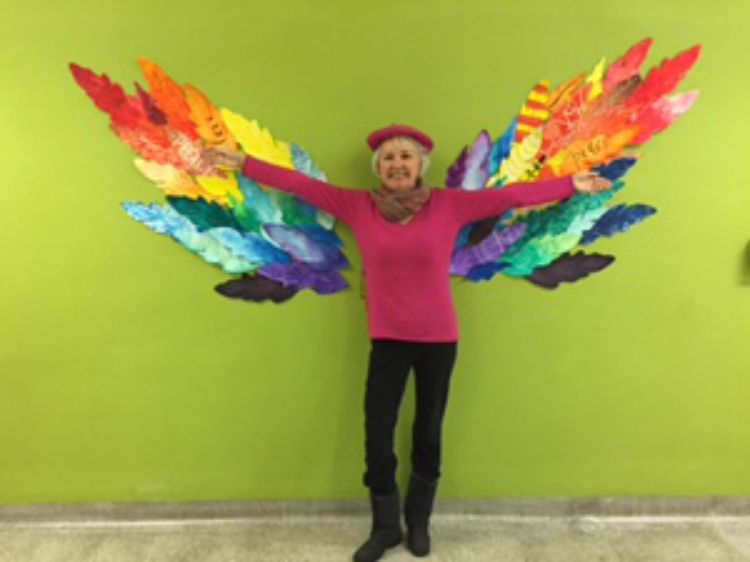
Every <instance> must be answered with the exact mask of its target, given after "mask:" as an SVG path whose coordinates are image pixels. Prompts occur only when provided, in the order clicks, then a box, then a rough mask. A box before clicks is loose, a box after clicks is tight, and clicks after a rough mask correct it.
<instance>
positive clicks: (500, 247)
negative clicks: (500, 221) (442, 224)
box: [451, 224, 526, 275]
mask: <svg viewBox="0 0 750 562" xmlns="http://www.w3.org/2000/svg"><path fill="white" fill-rule="evenodd" d="M525 231H526V225H525V224H517V225H515V226H509V227H506V228H503V229H501V230H494V231H493V232H492V233H490V235H489V236H487V237H486V238H485V239H484V240H482V241H481V242H480V243H479V244H476V245H466V246H463V247H461V248H459V249H458V250H456V251H455V253H454V254H453V259H452V260H451V273H452V274H453V275H468V274H469V272H470V271H471V270H472V269H473V268H474V267H476V266H478V265H484V264H488V263H495V262H497V261H498V260H499V259H500V258H501V257H502V255H503V254H504V253H505V252H506V250H507V249H508V248H509V247H510V246H511V245H513V244H514V243H515V242H516V241H517V240H518V239H519V238H521V236H523V234H524V232H525Z"/></svg>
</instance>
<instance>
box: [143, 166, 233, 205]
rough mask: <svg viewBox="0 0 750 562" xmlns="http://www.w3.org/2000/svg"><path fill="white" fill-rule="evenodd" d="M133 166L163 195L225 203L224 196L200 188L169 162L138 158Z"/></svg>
mask: <svg viewBox="0 0 750 562" xmlns="http://www.w3.org/2000/svg"><path fill="white" fill-rule="evenodd" d="M135 167H136V168H138V170H139V171H140V172H141V173H142V174H143V175H144V176H146V177H147V178H148V179H149V180H151V181H152V182H154V183H155V184H156V185H157V186H158V187H159V188H160V189H162V190H163V191H164V194H165V195H179V196H181V197H187V198H188V199H199V198H200V199H205V200H206V201H208V202H210V203H220V204H226V203H227V202H228V200H227V199H226V198H225V197H217V196H215V195H213V194H212V193H209V192H207V191H205V190H204V189H202V188H201V186H200V185H198V184H197V183H196V182H195V180H193V178H192V176H191V175H190V174H188V173H187V172H186V171H185V170H178V169H177V168H175V167H174V166H171V165H169V164H157V163H156V162H149V161H147V160H142V159H140V158H136V159H135Z"/></svg>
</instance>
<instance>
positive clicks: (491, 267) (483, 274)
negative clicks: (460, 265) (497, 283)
mask: <svg viewBox="0 0 750 562" xmlns="http://www.w3.org/2000/svg"><path fill="white" fill-rule="evenodd" d="M504 267H505V264H503V263H483V264H482V265H475V266H474V267H472V268H471V270H470V271H469V273H468V274H467V275H466V278H467V279H468V280H469V281H489V280H490V279H492V278H493V277H494V276H495V274H496V273H497V272H498V271H500V270H501V269H503V268H504Z"/></svg>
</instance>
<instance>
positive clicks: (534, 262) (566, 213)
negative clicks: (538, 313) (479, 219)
mask: <svg viewBox="0 0 750 562" xmlns="http://www.w3.org/2000/svg"><path fill="white" fill-rule="evenodd" d="M624 185H625V184H624V182H622V181H618V182H615V183H614V185H613V186H612V189H609V190H607V191H602V192H599V193H593V194H588V193H578V194H576V195H574V196H573V197H571V198H570V199H569V200H567V201H565V202H563V203H560V204H558V205H554V206H552V207H549V208H547V209H542V210H541V211H532V212H530V213H529V214H527V215H526V216H524V217H521V218H520V219H519V220H518V221H516V223H526V232H525V234H524V235H523V236H522V237H521V238H520V239H519V240H518V241H517V242H516V243H515V244H513V246H511V247H510V248H509V249H508V252H507V253H506V254H505V255H504V256H503V257H502V260H501V262H502V263H503V264H505V265H506V267H505V268H504V269H503V270H502V272H503V273H504V274H506V275H510V276H512V277H524V276H526V275H530V274H531V273H532V272H533V271H534V270H535V269H537V268H539V267H543V266H546V265H549V264H550V263H552V262H553V261H554V260H555V259H557V258H558V257H559V256H561V255H562V254H564V253H565V252H567V251H569V250H570V249H571V248H573V247H574V246H575V245H576V244H578V242H579V241H580V239H581V236H582V235H583V233H584V232H585V231H586V230H588V229H590V228H591V227H592V226H593V225H594V223H595V222H596V221H597V220H598V219H599V217H601V216H602V215H603V214H604V213H605V212H606V210H607V209H606V205H607V203H608V202H609V201H610V200H611V199H612V197H614V195H615V194H616V193H617V192H618V191H619V190H620V189H622V188H623V186H624Z"/></svg>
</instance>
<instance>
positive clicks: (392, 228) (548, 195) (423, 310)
mask: <svg viewBox="0 0 750 562" xmlns="http://www.w3.org/2000/svg"><path fill="white" fill-rule="evenodd" d="M367 142H368V145H369V146H370V148H371V149H372V150H373V153H374V154H373V169H374V171H375V173H376V175H377V176H378V177H379V178H380V181H381V183H382V186H381V187H380V188H379V189H378V190H376V191H374V192H372V193H369V192H366V191H360V190H348V189H342V188H339V187H335V186H333V185H331V184H328V183H325V182H322V181H319V180H315V179H312V178H309V177H307V176H305V175H303V174H301V173H298V172H295V171H292V170H287V169H283V168H280V167H277V166H274V165H271V164H267V163H265V162H261V161H259V160H256V159H254V158H249V157H248V158H245V157H244V156H243V155H242V154H240V153H235V152H228V151H218V150H214V151H210V154H209V157H210V158H213V161H214V162H216V163H218V164H220V165H226V166H228V167H234V168H241V169H242V172H243V174H245V175H246V176H248V177H249V178H251V179H253V180H256V181H258V182H260V183H262V184H265V185H269V186H272V187H275V188H277V189H281V190H284V191H288V192H291V193H294V194H295V195H297V196H298V197H300V198H302V199H304V200H306V201H307V202H309V203H311V204H312V205H314V206H316V207H318V208H320V209H323V210H325V211H327V212H329V213H331V214H332V215H334V216H335V217H336V218H337V219H340V220H342V221H344V222H345V223H347V224H348V225H349V226H350V227H351V228H352V231H353V233H354V236H355V238H356V239H357V243H358V245H359V247H360V251H361V253H362V260H363V265H364V270H365V273H366V302H367V312H368V324H369V335H370V339H371V341H372V348H371V351H370V357H369V366H368V376H367V387H366V395H365V435H366V437H365V441H366V442H365V449H366V466H367V469H366V472H365V474H364V483H365V485H366V486H367V487H368V488H369V490H370V504H371V508H372V530H371V533H370V537H369V538H368V539H367V541H366V542H365V543H364V544H363V545H362V546H361V547H360V548H359V549H358V550H357V551H356V552H355V554H354V560H355V561H356V562H373V561H375V560H378V559H379V558H380V557H381V556H382V555H383V553H384V552H385V551H386V550H387V549H388V548H390V547H393V546H396V545H397V544H399V543H400V542H401V540H402V531H401V525H400V506H399V493H398V489H397V487H396V479H395V473H396V457H395V455H394V453H393V433H394V428H395V425H396V420H397V416H398V410H399V405H400V403H401V398H402V395H403V392H404V387H405V384H406V379H407V375H408V373H409V371H410V370H411V369H412V368H413V369H414V374H415V382H416V413H415V419H414V424H413V432H412V436H413V444H412V453H411V461H412V473H411V477H410V480H409V487H408V490H407V493H406V498H405V503H404V517H405V521H406V526H407V546H408V548H409V550H410V551H411V552H412V553H413V554H415V555H416V556H426V555H427V554H428V553H429V551H430V537H429V532H428V526H429V519H430V515H431V513H432V506H433V501H434V498H435V491H436V488H437V482H438V479H439V477H440V453H441V431H442V420H443V414H444V412H445V406H446V402H447V398H448V389H449V381H450V376H451V372H452V370H453V364H454V361H455V358H456V346H457V341H458V330H457V323H456V313H455V308H454V305H453V299H452V295H451V290H450V281H449V266H450V262H451V255H452V251H453V247H454V244H455V241H456V237H457V235H458V232H459V230H460V229H461V227H463V226H464V225H466V224H468V223H471V222H474V221H477V220H480V219H483V218H488V217H494V216H499V215H502V214H503V213H504V212H505V211H507V210H508V209H511V208H515V207H522V206H528V205H538V204H542V203H547V202H552V201H557V200H561V199H566V198H568V197H570V196H572V195H573V194H574V193H575V192H576V190H581V191H597V190H601V189H607V188H609V187H610V183H609V182H608V181H607V180H605V179H603V178H600V177H598V176H595V175H593V174H581V175H577V176H573V177H566V178H556V179H552V180H547V181H542V182H538V183H536V184H517V185H509V186H506V187H504V188H503V189H489V190H480V191H473V192H470V191H464V190H431V189H430V188H429V187H427V186H425V185H424V183H423V180H422V178H423V176H424V173H425V172H426V170H427V167H428V165H429V160H428V156H427V155H428V154H429V153H430V152H431V151H432V149H433V142H432V139H430V137H429V136H428V135H426V134H425V133H423V132H422V131H419V130H418V129H415V128H413V127H410V126H407V125H392V126H389V127H386V128H383V129H379V130H377V131H375V132H373V133H372V134H371V135H370V136H369V137H368V139H367Z"/></svg>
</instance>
